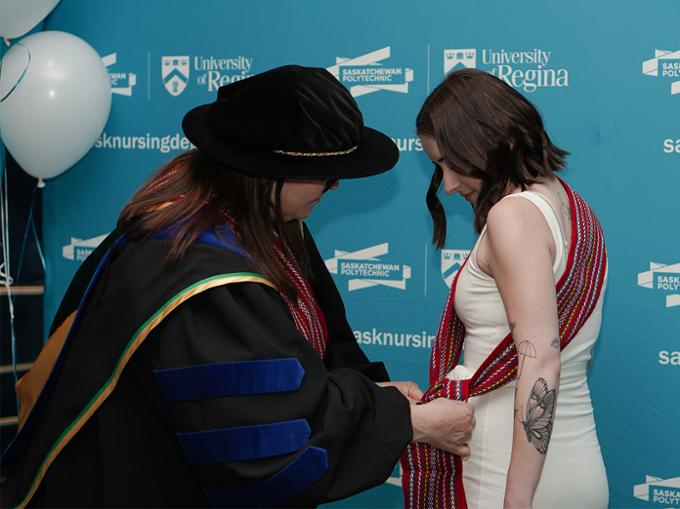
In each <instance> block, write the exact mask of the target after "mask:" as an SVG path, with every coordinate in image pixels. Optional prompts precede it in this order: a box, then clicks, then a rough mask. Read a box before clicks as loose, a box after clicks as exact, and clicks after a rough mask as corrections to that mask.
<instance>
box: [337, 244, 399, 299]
mask: <svg viewBox="0 0 680 509" xmlns="http://www.w3.org/2000/svg"><path fill="white" fill-rule="evenodd" d="M389 250H390V245H389V243H388V242H385V243H383V244H377V245H375V246H371V247H367V248H365V249H359V250H358V251H352V252H350V251H340V250H338V249H336V250H335V252H334V254H333V258H329V259H327V260H324V262H325V263H326V267H327V268H328V271H329V272H330V273H331V274H337V275H338V276H343V277H347V278H349V280H348V282H347V289H348V290H349V291H350V292H353V291H355V290H363V289H364V288H371V287H373V286H387V287H389V288H396V289H398V290H406V281H407V280H408V279H411V267H410V266H408V265H402V264H398V263H388V262H383V261H381V260H380V257H381V256H384V255H386V254H387V253H388V252H389Z"/></svg>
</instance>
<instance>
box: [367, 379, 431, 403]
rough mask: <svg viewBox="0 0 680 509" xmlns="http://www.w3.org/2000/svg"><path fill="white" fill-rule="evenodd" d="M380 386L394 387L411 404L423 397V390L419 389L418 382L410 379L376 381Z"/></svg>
mask: <svg viewBox="0 0 680 509" xmlns="http://www.w3.org/2000/svg"><path fill="white" fill-rule="evenodd" d="M377 385H379V386H380V387H394V388H396V389H398V390H399V392H401V394H402V395H403V396H404V397H405V398H406V399H407V400H408V401H409V403H411V404H412V405H414V404H416V403H417V402H419V401H420V398H422V397H423V391H421V390H420V387H418V384H416V383H415V382H411V381H402V382H377Z"/></svg>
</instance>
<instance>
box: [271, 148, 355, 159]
mask: <svg viewBox="0 0 680 509" xmlns="http://www.w3.org/2000/svg"><path fill="white" fill-rule="evenodd" d="M358 148H359V145H354V146H353V147H351V148H348V149H347V150H338V151H337V152H286V151H285V150H274V153H275V154H283V155H285V156H295V157H323V156H344V155H345V154H350V153H352V152H354V151H355V150H356V149H358Z"/></svg>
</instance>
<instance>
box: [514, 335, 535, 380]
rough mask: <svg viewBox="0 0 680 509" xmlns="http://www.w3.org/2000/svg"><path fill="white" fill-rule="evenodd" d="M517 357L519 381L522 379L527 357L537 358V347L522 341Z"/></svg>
mask: <svg viewBox="0 0 680 509" xmlns="http://www.w3.org/2000/svg"><path fill="white" fill-rule="evenodd" d="M517 356H518V357H519V359H518V361H517V363H518V368H517V379H518V380H519V379H520V377H521V376H522V368H523V367H524V360H525V359H526V358H527V357H531V358H532V359H535V358H536V347H535V346H534V345H533V343H532V342H531V341H522V342H521V343H520V344H519V345H517Z"/></svg>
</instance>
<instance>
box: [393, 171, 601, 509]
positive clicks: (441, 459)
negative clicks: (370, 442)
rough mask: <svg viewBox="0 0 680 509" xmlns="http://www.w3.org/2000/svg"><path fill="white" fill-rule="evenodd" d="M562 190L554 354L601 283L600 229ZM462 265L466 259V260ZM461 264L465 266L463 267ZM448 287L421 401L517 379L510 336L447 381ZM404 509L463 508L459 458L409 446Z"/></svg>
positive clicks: (459, 341)
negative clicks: (566, 242) (567, 213)
mask: <svg viewBox="0 0 680 509" xmlns="http://www.w3.org/2000/svg"><path fill="white" fill-rule="evenodd" d="M560 182H561V183H562V185H563V186H564V188H565V190H566V192H567V195H568V196H569V203H570V209H571V245H570V249H569V256H568V259H567V265H566V268H565V271H564V274H563V275H562V277H561V278H560V280H559V281H558V282H557V285H556V291H557V311H558V317H559V331H560V349H561V350H562V349H564V348H565V347H566V346H567V345H568V344H569V343H570V342H571V340H572V339H573V338H574V336H576V334H577V332H578V331H579V330H580V328H581V327H582V326H583V324H584V323H585V322H586V320H588V318H589V317H590V315H591V314H592V312H593V310H594V309H595V306H596V303H597V301H598V299H599V297H600V293H601V290H602V287H603V284H604V280H605V273H606V268H607V254H606V250H605V245H604V236H603V234H602V228H601V226H600V223H599V222H598V220H597V218H596V217H595V214H594V213H593V211H592V210H591V209H590V207H589V206H588V205H587V204H586V202H585V201H583V199H582V198H581V197H580V196H579V195H578V194H576V193H575V192H574V191H572V190H571V189H570V188H569V186H567V184H566V183H564V182H563V181H561V180H560ZM466 262H467V260H466ZM463 265H465V264H463ZM462 269H463V267H462V266H461V268H460V270H459V271H458V274H456V278H455V280H454V282H453V284H452V285H451V292H450V293H449V295H448V297H447V299H446V303H445V305H444V313H443V316H442V320H441V322H440V324H439V328H438V330H437V337H436V339H435V343H434V346H433V348H432V357H431V360H430V388H429V389H428V390H427V392H426V393H425V395H424V396H423V398H422V401H423V402H428V401H432V400H434V399H436V398H448V399H453V400H458V401H467V399H468V398H469V397H472V396H479V395H481V394H485V393H487V392H490V391H492V390H494V389H497V388H499V387H502V386H503V385H505V384H506V383H508V382H510V381H511V380H514V379H515V377H516V374H517V361H518V356H517V350H516V349H515V345H514V341H513V339H512V335H511V334H508V335H507V336H505V337H504V338H503V339H502V340H501V341H500V342H499V344H498V346H496V348H495V349H494V350H493V351H492V352H491V353H490V354H489V356H488V357H487V358H486V359H485V360H484V362H482V364H481V365H480V366H479V368H478V369H477V371H476V372H475V373H474V374H473V375H472V377H471V378H469V379H467V380H449V379H448V378H446V374H447V373H449V372H450V371H451V370H452V369H453V368H454V367H455V366H456V365H457V364H458V363H459V361H460V356H461V353H462V350H463V341H464V339H465V326H464V325H463V323H462V322H461V321H460V319H459V318H458V316H457V315H456V312H455V309H454V299H455V293H456V284H457V282H458V276H459V275H460V273H461V271H462ZM401 465H402V470H403V477H402V489H403V492H404V507H406V508H409V509H423V508H438V509H439V508H442V509H443V508H446V509H467V501H466V499H465V491H464V489H463V465H462V461H461V458H460V457H459V456H455V455H453V454H450V453H447V452H445V451H442V450H441V449H437V448H435V447H432V446H430V445H428V444H424V443H413V444H411V445H410V446H409V447H408V448H407V449H406V451H405V452H404V453H403V454H402V457H401Z"/></svg>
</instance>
